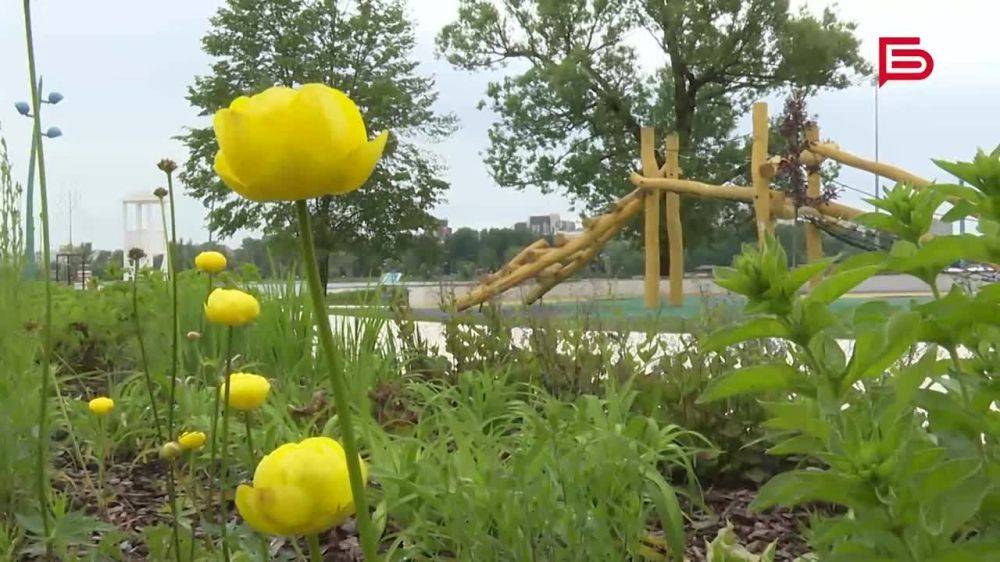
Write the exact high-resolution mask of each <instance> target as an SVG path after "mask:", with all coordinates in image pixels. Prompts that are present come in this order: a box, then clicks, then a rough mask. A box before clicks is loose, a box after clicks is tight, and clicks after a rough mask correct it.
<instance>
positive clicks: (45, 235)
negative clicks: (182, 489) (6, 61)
mask: <svg viewBox="0 0 1000 562" xmlns="http://www.w3.org/2000/svg"><path fill="white" fill-rule="evenodd" d="M23 6H24V37H25V42H26V43H27V50H28V78H29V80H30V82H31V107H32V109H33V113H34V121H35V123H34V130H33V131H32V137H33V138H34V142H35V151H36V156H37V158H38V194H39V197H40V199H41V203H42V207H41V221H42V271H43V272H44V277H43V278H42V279H44V281H45V325H44V326H43V327H42V381H41V382H42V384H40V385H39V401H40V406H39V409H38V451H37V452H38V455H37V456H38V459H37V462H38V466H37V467H36V473H37V478H38V481H37V485H38V511H39V513H41V516H42V532H43V533H45V536H44V537H43V539H42V540H43V541H44V542H45V555H46V557H47V558H52V543H51V541H50V540H49V539H50V537H51V534H52V525H51V522H50V521H49V476H48V471H47V468H48V461H47V458H46V457H47V456H48V455H47V453H48V445H49V424H48V419H49V373H50V372H51V370H52V283H51V282H50V277H51V275H52V274H51V272H50V271H49V263H50V262H49V260H50V259H51V257H50V256H49V199H48V191H47V190H46V184H45V150H44V148H43V147H42V119H41V116H40V111H41V106H42V99H41V95H42V93H41V92H39V91H38V76H37V74H36V72H35V43H34V38H33V37H32V34H31V3H30V1H29V0H24V2H23ZM28 220H33V218H32V217H28Z"/></svg>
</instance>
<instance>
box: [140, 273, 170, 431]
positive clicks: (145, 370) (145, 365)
mask: <svg viewBox="0 0 1000 562" xmlns="http://www.w3.org/2000/svg"><path fill="white" fill-rule="evenodd" d="M132 268H133V272H132V320H133V321H134V322H135V337H136V339H137V340H138V341H139V357H140V358H141V359H142V374H143V375H144V377H145V379H146V391H147V392H148V393H149V407H150V408H152V410H153V422H154V423H155V424H156V436H157V437H158V438H159V442H160V443H165V442H166V438H165V437H164V434H163V424H162V422H160V412H159V410H157V408H156V392H155V391H154V386H153V377H152V375H151V374H150V373H149V358H148V356H147V355H146V343H145V342H144V341H143V339H142V324H141V322H140V321H139V262H138V261H133V262H132Z"/></svg>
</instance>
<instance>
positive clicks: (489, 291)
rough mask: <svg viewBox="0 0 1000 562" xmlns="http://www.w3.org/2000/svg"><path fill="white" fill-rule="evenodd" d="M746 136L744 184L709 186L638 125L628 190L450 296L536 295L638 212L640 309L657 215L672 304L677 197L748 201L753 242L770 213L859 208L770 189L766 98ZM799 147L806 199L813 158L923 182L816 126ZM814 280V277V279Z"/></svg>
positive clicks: (813, 229) (679, 300)
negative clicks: (636, 165)
mask: <svg viewBox="0 0 1000 562" xmlns="http://www.w3.org/2000/svg"><path fill="white" fill-rule="evenodd" d="M752 112H753V113H752V123H753V132H752V134H753V137H752V138H753V142H752V144H751V149H750V180H751V185H750V187H745V186H739V185H729V184H727V185H714V184H708V183H703V182H699V181H694V180H688V179H682V178H681V175H682V171H681V168H680V164H679V160H680V159H679V153H680V148H681V147H680V145H679V142H678V137H677V135H676V134H670V135H667V136H666V138H665V139H664V144H663V147H662V154H663V164H662V165H661V164H660V163H659V161H658V160H657V152H656V151H657V145H656V138H655V131H654V129H653V128H652V127H643V128H642V130H641V132H640V135H639V162H640V170H639V171H638V172H632V174H631V176H630V178H629V181H631V183H632V184H633V185H634V186H635V189H634V190H633V191H632V192H630V193H629V194H628V195H626V196H624V197H622V198H621V199H618V200H617V201H615V202H614V203H613V204H612V205H611V206H610V207H609V208H608V210H607V211H606V212H605V213H604V214H601V215H598V216H596V217H592V218H587V219H584V221H583V225H584V229H583V232H582V233H580V234H574V235H567V234H557V235H555V236H554V237H553V238H552V240H551V241H550V240H547V239H545V238H540V239H538V240H536V241H535V242H533V243H532V244H530V245H529V246H527V247H526V248H524V249H523V250H521V252H519V253H518V254H517V255H516V256H514V258H513V259H511V260H510V261H509V262H508V263H507V264H505V265H504V266H503V267H501V268H500V269H499V270H497V271H495V272H493V273H490V274H488V275H486V276H484V277H483V278H482V279H481V280H480V283H479V284H478V285H477V286H475V287H474V288H473V289H472V290H471V291H469V292H468V293H466V294H465V295H462V296H460V297H459V298H457V299H456V300H455V303H454V306H455V309H456V310H458V311H461V310H465V309H467V308H470V307H472V306H476V305H478V304H482V303H484V302H486V301H488V300H490V299H493V298H495V297H497V296H498V295H500V294H501V293H503V292H505V291H507V290H509V289H512V288H514V287H516V286H518V285H520V284H522V283H524V282H526V281H528V280H531V279H534V280H535V282H536V284H535V286H534V287H533V288H532V289H531V290H530V291H528V292H527V293H526V295H525V297H524V304H526V305H528V304H532V303H534V302H536V301H538V300H539V299H541V298H542V297H543V296H544V295H545V294H546V293H547V292H549V291H550V290H551V289H552V288H553V287H555V286H556V285H558V284H559V283H561V282H563V281H565V280H566V279H568V278H569V277H571V276H572V275H573V274H574V273H576V272H577V271H579V270H580V269H582V268H583V267H584V266H586V265H587V263H589V262H590V261H591V260H592V259H594V258H595V257H596V256H597V255H598V254H599V253H600V252H601V250H602V249H603V247H604V245H605V244H606V243H607V242H608V241H609V240H610V239H612V238H614V237H615V236H616V235H617V234H618V233H619V232H621V230H622V229H623V228H624V227H625V225H626V224H628V222H629V221H630V220H632V218H633V217H635V216H636V215H638V214H639V213H640V211H641V212H642V216H643V221H644V224H643V241H644V253H645V274H644V277H643V293H644V299H643V300H644V302H645V306H646V308H650V309H653V308H659V307H660V306H662V298H661V289H660V281H661V279H660V271H661V270H660V217H661V212H662V215H663V221H664V223H665V227H666V240H667V246H668V248H667V250H668V255H669V257H670V263H669V276H668V291H667V302H668V303H669V304H670V305H673V306H680V305H681V304H683V302H684V242H683V232H682V229H681V196H682V195H684V196H688V197H690V196H695V197H708V198H714V199H728V200H733V201H742V202H745V203H749V204H752V205H753V208H754V217H755V225H756V232H757V237H758V240H762V239H763V238H764V237H765V236H766V235H767V234H768V233H772V234H773V233H774V223H775V220H776V219H793V218H795V216H796V212H797V213H798V215H799V216H804V215H805V216H810V217H811V218H814V219H817V220H820V221H832V222H836V221H847V222H849V221H851V220H852V219H853V218H854V217H856V216H858V215H860V214H861V213H862V212H863V211H861V210H858V209H855V208H853V207H849V206H847V205H842V204H840V203H836V202H832V201H831V202H825V203H818V204H816V205H813V206H808V207H800V208H799V209H798V210H797V211H796V209H795V208H794V207H793V205H792V204H791V202H789V201H786V198H785V194H784V193H783V192H781V191H776V190H774V189H772V188H771V180H772V179H773V178H774V176H775V175H777V173H778V169H779V167H780V166H781V163H782V162H781V158H780V157H778V156H772V155H770V154H768V137H769V134H770V131H769V122H768V114H767V104H766V103H764V102H757V103H755V104H753V108H752ZM805 134H806V145H807V148H806V149H805V150H804V151H803V152H802V154H800V155H799V162H800V163H801V164H802V165H804V166H806V170H807V175H806V181H807V193H808V195H809V197H810V198H818V197H819V195H820V175H819V172H818V169H819V164H821V163H822V162H823V161H824V160H826V159H830V160H835V161H837V162H839V163H841V164H843V165H845V166H849V167H852V168H857V169H860V170H865V171H868V172H871V173H874V174H878V175H880V176H882V177H885V178H888V179H890V180H893V181H896V182H900V183H906V184H909V185H911V186H913V187H917V188H920V187H925V186H927V185H930V183H931V182H930V181H928V180H926V179H924V178H921V177H919V176H916V175H914V174H912V173H910V172H907V171H906V170H903V169H901V168H897V167H895V166H892V165H889V164H885V163H882V162H875V161H872V160H868V159H865V158H862V157H860V156H857V155H854V154H851V153H849V152H845V151H843V150H841V149H840V147H839V146H837V145H836V144H834V143H830V142H820V140H819V129H818V127H815V126H814V127H811V128H810V129H808V130H807V131H806V133H805ZM806 255H807V256H808V259H809V260H810V261H814V260H818V259H822V257H823V247H822V242H821V238H820V232H819V228H818V227H817V226H816V225H815V224H813V223H812V222H810V223H807V224H806ZM814 281H815V280H814Z"/></svg>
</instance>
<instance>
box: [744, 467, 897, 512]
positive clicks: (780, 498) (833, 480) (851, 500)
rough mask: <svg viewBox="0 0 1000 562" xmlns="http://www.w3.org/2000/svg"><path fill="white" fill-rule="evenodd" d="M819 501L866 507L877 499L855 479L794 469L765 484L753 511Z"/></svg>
mask: <svg viewBox="0 0 1000 562" xmlns="http://www.w3.org/2000/svg"><path fill="white" fill-rule="evenodd" d="M816 501H820V502H829V503H835V504H838V505H843V506H846V507H851V508H863V507H866V506H871V505H874V504H876V503H877V501H878V500H877V498H875V497H874V495H873V493H872V492H871V490H870V489H869V488H868V486H867V484H866V483H865V482H864V481H863V480H861V479H860V478H858V477H856V476H847V475H843V474H839V473H835V472H832V471H823V470H792V471H789V472H785V473H782V474H779V475H777V476H775V477H774V478H772V479H771V480H769V481H768V482H767V484H764V486H763V487H761V489H760V491H759V492H758V493H757V497H756V498H754V500H753V502H752V503H751V504H750V509H752V510H754V511H763V510H765V509H768V508H770V507H773V506H781V507H791V506H794V505H798V504H801V503H807V502H816Z"/></svg>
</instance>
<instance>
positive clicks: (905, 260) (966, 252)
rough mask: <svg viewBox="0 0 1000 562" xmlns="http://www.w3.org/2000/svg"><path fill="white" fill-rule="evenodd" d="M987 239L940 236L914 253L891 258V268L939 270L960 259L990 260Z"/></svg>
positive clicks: (969, 235)
mask: <svg viewBox="0 0 1000 562" xmlns="http://www.w3.org/2000/svg"><path fill="white" fill-rule="evenodd" d="M989 258H990V255H989V251H988V249H987V247H986V241H985V240H984V239H983V238H981V237H979V236H975V235H972V234H957V235H952V236H939V237H937V238H933V239H931V240H929V241H928V242H927V243H926V244H924V245H923V246H921V247H920V248H918V249H917V251H916V252H914V253H913V255H910V256H907V257H898V258H894V259H892V260H890V264H889V266H890V268H892V269H895V270H897V271H902V272H905V273H912V272H914V271H918V270H924V271H928V272H935V273H936V272H938V271H940V270H942V269H944V268H946V267H948V266H949V265H951V264H953V263H955V262H957V261H959V260H970V261H989Z"/></svg>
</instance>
